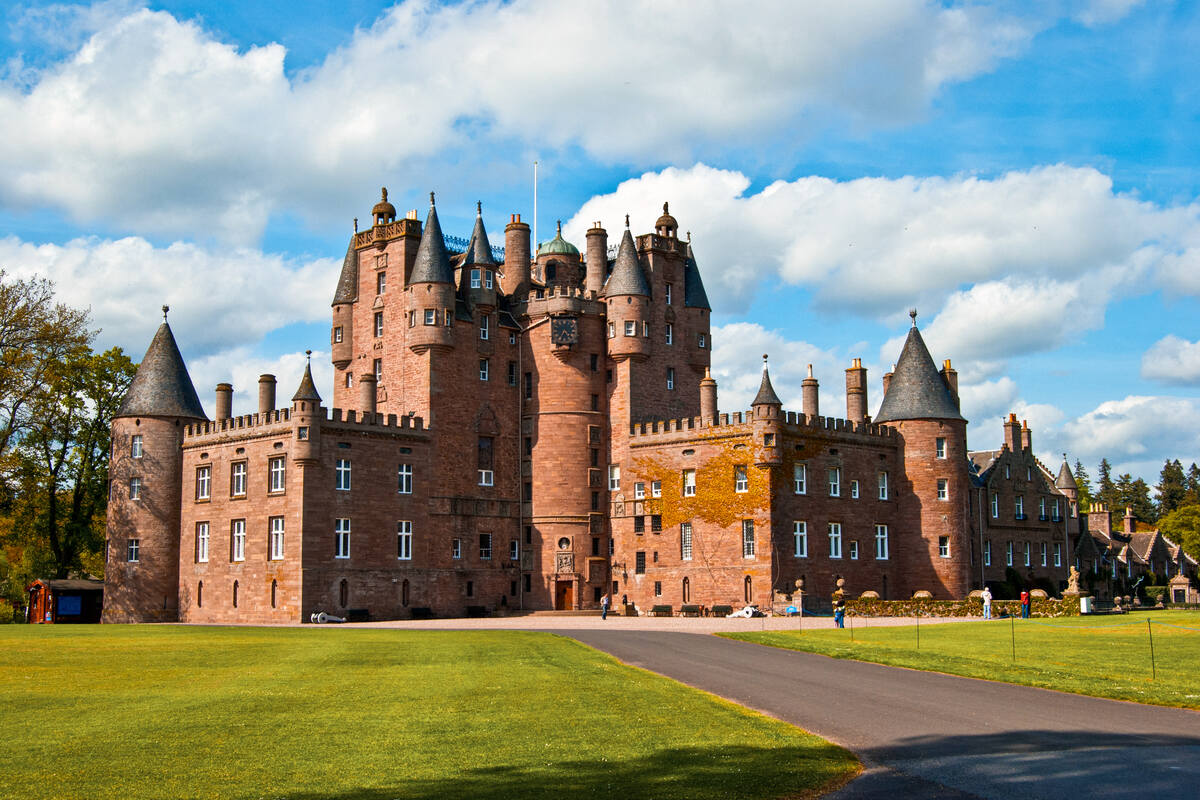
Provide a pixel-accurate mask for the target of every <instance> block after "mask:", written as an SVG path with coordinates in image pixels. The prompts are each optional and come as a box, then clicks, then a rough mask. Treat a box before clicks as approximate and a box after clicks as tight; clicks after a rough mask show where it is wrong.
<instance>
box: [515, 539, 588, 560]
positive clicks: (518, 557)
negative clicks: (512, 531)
mask: <svg viewBox="0 0 1200 800" xmlns="http://www.w3.org/2000/svg"><path fill="white" fill-rule="evenodd" d="M592 554H593V555H597V556H598V555H600V540H599V539H592ZM508 560H509V561H520V560H521V543H520V542H519V541H518V540H516V539H513V540H512V541H510V542H509V543H508Z"/></svg>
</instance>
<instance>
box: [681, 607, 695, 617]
mask: <svg viewBox="0 0 1200 800" xmlns="http://www.w3.org/2000/svg"><path fill="white" fill-rule="evenodd" d="M679 616H681V617H698V616H700V606H692V605H688V606H680V607H679Z"/></svg>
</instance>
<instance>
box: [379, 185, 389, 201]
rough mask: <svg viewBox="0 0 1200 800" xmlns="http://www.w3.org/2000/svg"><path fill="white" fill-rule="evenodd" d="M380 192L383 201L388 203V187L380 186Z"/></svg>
mask: <svg viewBox="0 0 1200 800" xmlns="http://www.w3.org/2000/svg"><path fill="white" fill-rule="evenodd" d="M379 193H380V194H381V195H382V198H381V202H384V203H386V202H387V187H386V186H381V187H380V188H379Z"/></svg>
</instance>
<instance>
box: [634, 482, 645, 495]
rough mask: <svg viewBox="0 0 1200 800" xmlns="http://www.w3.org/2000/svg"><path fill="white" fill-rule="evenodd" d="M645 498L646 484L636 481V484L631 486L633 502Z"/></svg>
mask: <svg viewBox="0 0 1200 800" xmlns="http://www.w3.org/2000/svg"><path fill="white" fill-rule="evenodd" d="M645 496H646V484H644V483H642V482H641V481H638V482H637V483H635V484H633V498H634V499H635V500H641V499H643V498H645Z"/></svg>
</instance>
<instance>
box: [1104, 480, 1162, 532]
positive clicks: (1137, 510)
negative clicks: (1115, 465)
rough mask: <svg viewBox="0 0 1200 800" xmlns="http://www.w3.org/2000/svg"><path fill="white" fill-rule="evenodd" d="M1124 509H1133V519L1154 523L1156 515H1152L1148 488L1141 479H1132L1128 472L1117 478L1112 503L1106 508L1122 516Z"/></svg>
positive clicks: (1152, 509) (1151, 503)
mask: <svg viewBox="0 0 1200 800" xmlns="http://www.w3.org/2000/svg"><path fill="white" fill-rule="evenodd" d="M1126 508H1131V509H1133V516H1134V518H1135V519H1138V520H1141V521H1142V522H1154V520H1155V519H1157V518H1158V515H1157V514H1155V513H1154V503H1153V502H1152V501H1151V500H1150V487H1149V485H1147V483H1146V482H1145V481H1144V480H1142V479H1141V478H1137V479H1134V477H1133V476H1132V475H1130V474H1129V473H1128V472H1124V473H1122V474H1121V475H1119V476H1117V482H1116V485H1115V486H1114V487H1113V503H1111V504H1110V505H1109V507H1108V509H1109V511H1111V512H1113V513H1114V514H1118V515H1121V516H1123V515H1124V513H1125V509H1126Z"/></svg>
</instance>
